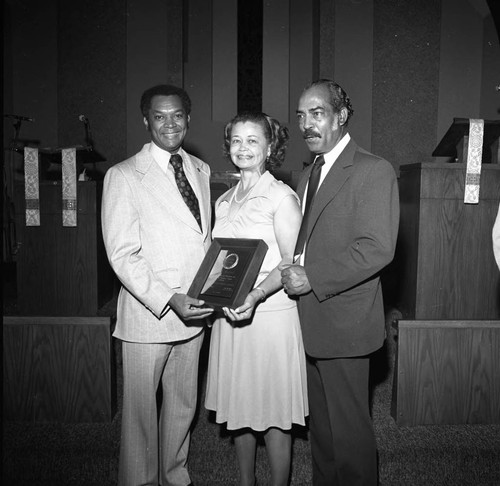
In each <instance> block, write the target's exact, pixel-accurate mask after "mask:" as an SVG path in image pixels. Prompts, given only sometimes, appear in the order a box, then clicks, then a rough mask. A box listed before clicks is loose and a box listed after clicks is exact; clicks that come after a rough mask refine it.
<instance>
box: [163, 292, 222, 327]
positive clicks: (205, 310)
mask: <svg viewBox="0 0 500 486" xmlns="http://www.w3.org/2000/svg"><path fill="white" fill-rule="evenodd" d="M168 304H169V305H170V307H172V309H174V311H175V313H176V314H177V315H178V316H179V317H181V318H182V319H183V320H185V321H191V320H194V319H204V318H205V317H208V316H209V315H210V314H212V313H213V311H214V310H213V309H211V308H209V307H203V305H204V304H205V301H203V300H199V299H193V297H189V295H186V294H174V295H172V297H171V298H170V300H169V301H168Z"/></svg>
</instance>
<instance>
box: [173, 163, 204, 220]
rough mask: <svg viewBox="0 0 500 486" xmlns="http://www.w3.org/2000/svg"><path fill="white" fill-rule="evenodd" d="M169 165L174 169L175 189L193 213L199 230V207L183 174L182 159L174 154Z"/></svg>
mask: <svg viewBox="0 0 500 486" xmlns="http://www.w3.org/2000/svg"><path fill="white" fill-rule="evenodd" d="M170 163H171V164H172V167H173V168H174V171H175V182H177V187H178V188H179V192H180V193H181V196H182V199H184V202H185V203H186V204H187V207H188V208H189V209H190V211H191V212H192V213H193V216H194V217H195V218H196V221H198V224H199V225H200V229H201V216H200V205H199V203H198V199H197V198H196V195H195V193H194V191H193V188H192V187H191V184H189V181H188V180H187V177H186V174H185V173H184V169H183V167H182V157H181V156H180V155H179V154H174V155H172V156H171V157H170Z"/></svg>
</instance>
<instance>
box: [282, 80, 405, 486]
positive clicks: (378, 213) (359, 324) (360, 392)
mask: <svg viewBox="0 0 500 486" xmlns="http://www.w3.org/2000/svg"><path fill="white" fill-rule="evenodd" d="M352 113H353V110H352V107H351V102H350V100H349V97H348V96H347V94H346V93H345V91H344V90H343V89H342V88H341V87H340V86H339V85H337V84H336V83H334V82H333V81H330V80H319V81H316V82H314V83H312V84H311V85H310V86H309V87H308V88H306V89H305V90H304V92H303V93H302V95H301V97H300V101H299V105H298V110H297V117H298V121H299V128H300V130H301V132H302V134H303V136H304V139H305V141H306V143H307V145H308V147H309V149H310V150H311V152H313V153H314V154H315V155H316V158H315V161H314V164H312V165H311V166H310V167H309V168H308V169H307V170H306V171H305V173H304V175H303V177H302V179H301V180H300V182H299V185H298V187H297V192H298V194H299V196H301V198H302V199H303V200H304V199H305V197H304V194H305V192H306V189H307V188H308V187H309V186H311V187H312V186H313V185H314V183H313V182H312V179H311V180H310V177H309V176H310V174H312V173H314V172H316V173H317V172H320V176H319V188H318V189H317V192H314V194H312V195H311V198H312V201H311V202H310V203H309V204H308V206H309V208H308V207H306V208H305V209H304V211H305V214H304V220H303V223H302V225H303V226H304V228H301V233H303V234H304V242H302V243H300V240H301V236H300V235H299V241H298V242H297V244H298V247H297V249H296V255H297V260H296V264H294V265H291V266H288V267H287V268H284V269H283V270H282V282H283V284H284V287H285V289H286V291H287V292H288V294H289V295H295V296H299V312H300V319H301V326H302V332H303V339H304V345H305V350H306V353H307V357H308V362H307V371H308V388H309V390H308V394H309V408H310V434H311V450H312V461H313V484H314V486H332V485H339V486H340V485H342V486H355V485H376V484H377V457H376V442H375V435H374V432H373V426H372V422H371V417H370V410H369V387H368V376H369V359H370V354H371V353H373V352H374V351H376V350H377V349H379V348H380V347H381V346H382V344H383V341H384V339H385V319H384V306H383V300H382V289H381V284H380V277H379V274H380V271H381V270H382V269H383V268H384V267H385V266H386V265H387V264H388V263H389V262H390V261H391V260H392V259H393V257H394V250H395V246H396V238H397V232H398V225H399V195H398V186H397V180H396V175H395V172H394V170H393V168H392V166H391V164H389V163H388V162H387V161H386V160H384V159H382V158H380V157H377V156H375V155H373V154H370V153H369V152H366V151H365V150H363V149H361V148H360V147H358V145H357V144H356V143H355V142H354V140H352V139H351V138H350V136H349V133H348V129H347V125H348V120H349V117H350V116H351V115H352ZM313 178H314V177H313ZM307 200H308V201H309V197H308V198H307ZM308 209H310V212H309V215H307V214H306V213H307V212H308ZM303 230H305V231H303Z"/></svg>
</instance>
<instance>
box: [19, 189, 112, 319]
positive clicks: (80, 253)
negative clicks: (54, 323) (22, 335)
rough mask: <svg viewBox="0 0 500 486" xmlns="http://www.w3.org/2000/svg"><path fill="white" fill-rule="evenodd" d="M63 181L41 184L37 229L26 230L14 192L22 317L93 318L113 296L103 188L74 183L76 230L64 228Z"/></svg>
mask: <svg viewBox="0 0 500 486" xmlns="http://www.w3.org/2000/svg"><path fill="white" fill-rule="evenodd" d="M61 194H62V188H61V181H43V182H40V226H26V224H25V214H24V207H25V203H24V185H23V184H19V185H18V186H17V187H16V213H17V214H16V227H17V240H18V247H19V251H18V256H17V296H18V305H19V311H20V313H21V314H22V315H32V316H95V315H96V313H97V311H98V310H99V309H100V308H101V307H102V306H103V305H104V304H105V303H106V302H108V301H109V300H110V299H111V297H112V295H113V278H114V277H113V272H112V270H111V268H110V266H109V263H108V260H107V257H106V252H105V249H104V243H103V240H102V235H101V217H100V212H101V211H100V207H101V195H102V182H97V181H87V182H78V188H77V194H78V196H77V197H78V200H77V205H78V211H77V226H76V227H64V226H63V224H62V197H61Z"/></svg>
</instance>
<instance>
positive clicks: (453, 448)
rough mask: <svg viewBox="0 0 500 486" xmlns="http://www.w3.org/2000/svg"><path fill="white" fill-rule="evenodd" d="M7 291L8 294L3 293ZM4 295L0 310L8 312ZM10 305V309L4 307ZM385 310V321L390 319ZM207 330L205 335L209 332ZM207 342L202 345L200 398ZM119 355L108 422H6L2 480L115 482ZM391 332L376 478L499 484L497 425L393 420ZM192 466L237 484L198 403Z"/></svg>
mask: <svg viewBox="0 0 500 486" xmlns="http://www.w3.org/2000/svg"><path fill="white" fill-rule="evenodd" d="M4 297H5V295H4ZM5 311H6V309H5V302H4V314H6V312H5ZM8 313H10V312H9V310H8V309H7V314H8ZM392 318H393V317H392V316H391V315H388V329H389V330H390V329H391V327H390V325H389V324H390V320H391V319H392ZM207 337H209V336H207ZM207 343H208V339H206V340H205V345H204V348H203V353H202V360H201V374H200V403H201V404H202V403H203V395H204V393H203V391H204V381H205V380H204V378H205V373H204V369H205V367H206V360H207V352H206V351H207V346H206V345H207ZM114 345H115V351H116V356H117V387H118V390H117V392H118V404H119V407H118V411H117V413H116V415H115V417H114V419H113V421H112V422H111V423H104V424H62V423H24V422H5V421H4V422H3V473H2V478H3V484H6V485H8V486H25V485H26V486H27V485H33V486H35V485H36V486H42V485H44V486H72V485H74V486H76V485H78V486H80V485H81V486H112V485H116V481H117V469H118V452H119V443H120V419H121V414H120V400H121V387H122V381H121V366H120V365H121V362H120V361H121V360H120V356H121V352H120V351H121V348H120V344H119V342H117V341H114ZM394 349H395V337H394V335H393V334H392V333H390V335H389V338H388V340H387V343H386V345H385V346H384V348H382V349H381V350H380V351H379V352H378V353H377V354H376V355H375V356H374V358H373V360H372V361H373V362H372V371H373V373H372V382H373V393H372V396H373V398H372V411H373V412H372V414H373V421H374V427H375V433H376V437H377V442H378V449H379V474H380V485H381V486H434V485H436V486H437V485H440V486H441V485H443V486H445V485H446V486H468V485H470V486H499V485H500V425H455V426H417V427H398V426H397V425H396V423H395V422H394V420H393V418H392V417H391V415H390V403H391V395H392V369H393V361H394ZM257 458H258V461H257V477H258V480H259V484H260V485H266V484H267V478H268V465H267V460H266V455H265V448H264V447H263V446H262V445H261V446H259V448H258V454H257ZM190 471H191V476H192V480H193V482H194V484H196V486H219V485H220V486H222V485H234V484H237V477H238V475H237V466H236V457H235V451H234V446H233V444H232V441H231V437H230V435H229V434H228V433H227V432H226V431H224V430H223V429H222V428H221V427H220V426H218V425H217V424H215V423H214V421H213V418H212V415H211V414H210V413H208V412H207V411H206V410H205V409H204V408H203V406H199V409H198V413H197V416H196V419H195V423H194V424H193V435H192V444H191V453H190ZM310 478H311V466H310V455H309V443H308V435H307V430H306V429H305V428H299V429H297V430H295V431H294V445H293V470H292V475H291V483H290V484H291V485H292V486H299V485H300V486H307V485H310V484H311V480H310Z"/></svg>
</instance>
